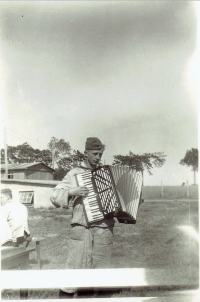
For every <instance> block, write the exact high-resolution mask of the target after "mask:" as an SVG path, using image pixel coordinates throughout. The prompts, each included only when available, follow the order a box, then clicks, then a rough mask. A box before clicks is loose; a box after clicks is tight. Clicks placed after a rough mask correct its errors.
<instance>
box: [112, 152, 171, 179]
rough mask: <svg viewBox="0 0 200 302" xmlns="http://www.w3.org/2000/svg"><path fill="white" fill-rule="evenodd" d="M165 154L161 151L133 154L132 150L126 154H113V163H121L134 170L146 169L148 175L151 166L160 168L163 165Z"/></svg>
mask: <svg viewBox="0 0 200 302" xmlns="http://www.w3.org/2000/svg"><path fill="white" fill-rule="evenodd" d="M165 157H166V155H164V153H163V152H155V153H144V154H143V155H138V154H134V153H133V152H132V151H130V152H129V153H128V155H126V156H123V155H114V162H113V165H116V164H121V165H124V166H128V167H130V169H135V170H136V171H141V172H142V173H143V171H144V170H145V169H146V170H147V171H148V173H149V174H150V175H152V172H151V170H152V169H153V167H157V168H160V167H162V166H163V165H164V163H165V161H166V159H165Z"/></svg>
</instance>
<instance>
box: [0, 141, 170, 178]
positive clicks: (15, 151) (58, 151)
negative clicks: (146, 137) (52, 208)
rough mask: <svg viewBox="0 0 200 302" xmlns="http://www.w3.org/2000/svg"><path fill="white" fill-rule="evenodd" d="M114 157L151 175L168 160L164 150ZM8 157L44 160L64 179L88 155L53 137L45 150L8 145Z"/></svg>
mask: <svg viewBox="0 0 200 302" xmlns="http://www.w3.org/2000/svg"><path fill="white" fill-rule="evenodd" d="M104 147H105V146H104ZM113 157H114V160H113V163H112V164H113V165H116V164H121V165H125V166H128V167H130V168H131V169H136V170H137V171H142V173H143V171H144V170H147V171H148V173H149V174H150V175H152V169H153V168H154V167H162V166H163V164H164V163H165V160H166V159H165V157H166V155H164V153H163V152H155V153H144V154H143V155H137V154H134V153H133V152H132V151H130V152H129V153H128V155H125V156H123V155H114V156H113ZM7 158H8V163H10V164H12V163H13V164H20V163H30V162H43V163H44V164H46V165H47V166H50V167H52V168H54V169H55V173H54V179H55V180H62V179H63V178H64V176H65V175H66V174H67V172H68V171H69V170H71V169H72V168H73V167H75V166H78V165H80V163H81V162H82V161H83V160H84V159H86V155H85V154H84V153H82V152H80V151H79V150H72V148H71V145H70V143H69V142H66V141H65V140H64V139H58V138H56V137H52V138H51V140H50V142H49V143H48V145H47V149H44V150H39V149H34V148H33V147H31V146H30V145H29V144H28V143H27V142H26V143H23V144H21V145H18V146H7ZM1 163H2V164H4V163H5V150H4V149H1Z"/></svg>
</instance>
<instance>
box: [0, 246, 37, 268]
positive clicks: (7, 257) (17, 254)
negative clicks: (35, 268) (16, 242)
mask: <svg viewBox="0 0 200 302" xmlns="http://www.w3.org/2000/svg"><path fill="white" fill-rule="evenodd" d="M33 251H35V248H32V249H26V248H25V247H11V248H4V249H2V250H1V269H2V270H7V269H10V268H12V267H16V266H18V265H19V266H20V269H21V270H24V269H26V270H27V269H29V254H30V253H31V252H33Z"/></svg>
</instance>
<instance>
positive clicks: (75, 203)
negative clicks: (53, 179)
mask: <svg viewBox="0 0 200 302" xmlns="http://www.w3.org/2000/svg"><path fill="white" fill-rule="evenodd" d="M88 168H89V169H92V168H91V166H90V165H89V164H88V162H87V160H86V161H84V162H82V163H81V166H80V167H76V168H74V169H72V170H71V171H69V172H68V173H67V175H66V176H65V177H64V178H63V180H62V182H61V183H59V184H58V185H57V186H56V187H55V188H54V190H53V192H52V195H51V202H52V203H53V205H54V206H56V207H63V208H69V207H73V214H72V221H71V224H79V225H83V226H88V224H87V221H86V217H85V213H84V208H83V197H81V196H69V190H70V189H71V188H75V187H77V182H76V178H75V176H76V175H78V174H80V173H83V172H84V171H85V170H88ZM114 222H115V220H114V219H113V218H106V219H104V220H102V221H97V222H95V223H92V224H90V226H99V227H107V226H110V225H113V224H114Z"/></svg>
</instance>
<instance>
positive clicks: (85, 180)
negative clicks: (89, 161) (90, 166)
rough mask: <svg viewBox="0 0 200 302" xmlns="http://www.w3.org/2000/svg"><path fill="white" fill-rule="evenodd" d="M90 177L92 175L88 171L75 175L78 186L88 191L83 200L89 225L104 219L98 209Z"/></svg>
mask: <svg viewBox="0 0 200 302" xmlns="http://www.w3.org/2000/svg"><path fill="white" fill-rule="evenodd" d="M91 177H92V173H91V172H90V171H89V172H84V173H81V174H78V175H76V179H77V181H78V185H79V186H83V187H87V188H88V190H89V194H88V196H87V197H85V198H83V204H84V207H85V212H86V217H87V220H88V222H89V223H92V222H95V221H100V220H102V219H104V215H103V213H102V212H101V211H100V208H99V203H98V200H97V196H96V193H95V191H94V188H93V184H92V180H91Z"/></svg>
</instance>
